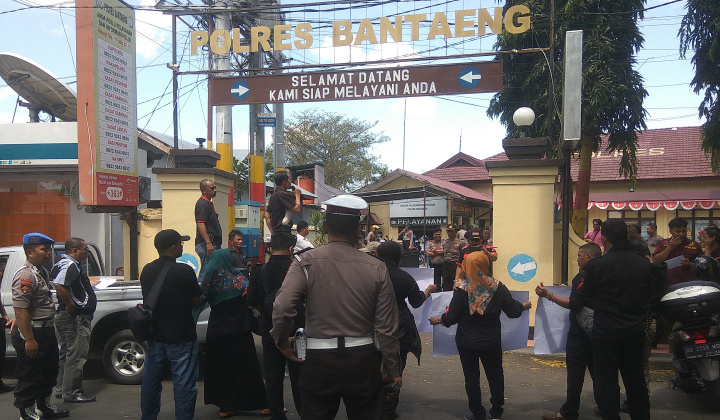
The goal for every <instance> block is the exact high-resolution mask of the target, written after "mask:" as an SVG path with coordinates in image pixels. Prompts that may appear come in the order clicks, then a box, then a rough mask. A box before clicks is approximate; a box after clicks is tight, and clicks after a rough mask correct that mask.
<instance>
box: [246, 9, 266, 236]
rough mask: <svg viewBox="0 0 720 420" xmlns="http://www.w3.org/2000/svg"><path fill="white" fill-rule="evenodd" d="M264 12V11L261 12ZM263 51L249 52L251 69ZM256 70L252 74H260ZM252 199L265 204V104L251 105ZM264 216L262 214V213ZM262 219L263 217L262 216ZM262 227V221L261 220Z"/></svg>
mask: <svg viewBox="0 0 720 420" xmlns="http://www.w3.org/2000/svg"><path fill="white" fill-rule="evenodd" d="M251 2H252V5H253V6H255V7H257V6H259V5H260V0H251ZM260 13H262V12H260ZM260 20H262V19H260ZM262 54H263V53H262V51H258V52H251V53H250V54H249V60H248V66H249V67H250V68H251V69H260V67H262ZM259 73H260V72H259V71H257V70H255V71H251V72H250V74H259ZM249 107H250V115H249V122H250V200H252V201H257V202H260V203H262V205H263V207H261V210H264V205H265V129H264V128H263V127H260V124H258V114H260V113H261V112H262V111H263V105H250V106H249ZM261 216H262V215H261ZM260 220H262V217H261V218H260ZM260 227H261V228H262V221H261V222H260Z"/></svg>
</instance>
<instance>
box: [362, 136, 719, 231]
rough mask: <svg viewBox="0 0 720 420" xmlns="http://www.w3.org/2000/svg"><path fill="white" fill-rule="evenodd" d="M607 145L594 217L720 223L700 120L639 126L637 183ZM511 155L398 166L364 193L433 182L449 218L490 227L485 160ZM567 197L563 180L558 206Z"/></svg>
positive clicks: (596, 165)
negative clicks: (428, 166)
mask: <svg viewBox="0 0 720 420" xmlns="http://www.w3.org/2000/svg"><path fill="white" fill-rule="evenodd" d="M605 144H606V143H605V142H604V141H603V144H602V145H601V147H600V151H598V152H596V153H594V154H593V157H592V172H591V176H590V203H589V205H588V209H589V213H588V220H592V219H601V220H607V219H608V218H622V219H624V220H625V221H626V222H627V223H638V224H640V225H641V226H643V234H645V232H644V230H645V229H644V227H645V226H646V225H647V224H649V223H656V224H657V225H658V232H659V233H660V235H662V236H669V234H668V232H667V222H669V221H670V220H671V219H673V218H675V217H684V218H686V219H688V221H689V226H688V231H689V232H688V233H689V236H693V237H695V238H697V233H698V232H699V231H700V230H702V229H704V228H705V227H706V226H707V225H708V224H710V223H715V224H719V223H720V176H719V175H718V174H713V172H712V169H711V168H710V159H709V158H708V157H707V156H706V155H705V153H704V152H703V150H702V140H701V133H700V127H677V128H662V129H652V130H646V131H643V132H640V133H638V149H637V159H638V165H637V169H638V171H637V177H636V181H635V183H634V184H633V182H632V181H631V180H629V179H625V178H624V177H623V176H622V175H620V160H621V158H622V152H608V151H607V150H606V146H605ZM503 160H508V158H507V156H506V155H505V153H499V154H497V155H494V156H491V157H489V158H486V159H477V158H475V157H472V156H470V155H467V154H465V153H462V152H460V153H458V154H456V155H455V156H453V157H451V158H450V159H448V160H446V161H445V162H443V163H441V164H440V165H438V167H437V168H435V169H432V170H430V171H427V172H425V173H424V174H421V175H420V174H413V173H411V172H409V171H400V170H398V171H395V172H393V173H391V174H390V175H388V176H387V177H385V178H383V179H381V180H379V181H377V182H375V183H373V184H370V185H368V186H367V187H365V188H362V189H361V190H359V191H358V193H359V194H360V195H362V196H363V197H365V198H366V199H368V198H369V199H370V200H373V199H376V198H377V197H381V196H382V194H388V193H392V194H391V195H390V196H392V197H400V196H402V195H399V194H400V193H401V191H403V190H404V189H406V188H420V187H423V186H424V187H425V188H430V187H432V188H435V189H436V190H434V192H435V193H438V194H441V195H442V194H444V195H445V196H446V197H447V198H448V215H447V218H448V223H455V224H459V225H462V224H464V225H466V226H467V227H470V226H473V225H475V226H489V225H491V224H492V211H491V210H492V209H491V207H492V180H491V179H490V176H489V174H488V171H487V168H486V167H485V162H490V161H503ZM577 173H578V160H577V159H574V160H573V161H572V167H571V174H572V177H573V180H577ZM470 191H472V192H474V193H475V194H473V193H471V192H470ZM393 194H394V195H393ZM415 195H417V193H416V194H415ZM388 202H389V201H388ZM378 203H386V202H385V201H377V202H376V204H375V205H374V208H375V210H373V211H374V212H375V213H376V214H378V215H379V216H380V215H385V216H387V217H386V218H387V220H390V215H389V212H388V211H384V210H382V209H380V208H379V207H382V206H378V205H377V204H378ZM560 203H561V196H560V185H559V183H558V187H557V194H556V205H557V206H558V208H559V207H560V205H561V204H560ZM371 206H373V203H371ZM386 213H388V214H386ZM380 218H381V219H382V217H381V216H380Z"/></svg>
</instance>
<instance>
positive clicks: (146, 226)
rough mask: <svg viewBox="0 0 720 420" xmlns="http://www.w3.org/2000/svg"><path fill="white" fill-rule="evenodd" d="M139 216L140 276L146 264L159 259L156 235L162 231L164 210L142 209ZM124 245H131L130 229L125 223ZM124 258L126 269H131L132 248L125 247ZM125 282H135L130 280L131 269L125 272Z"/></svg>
mask: <svg viewBox="0 0 720 420" xmlns="http://www.w3.org/2000/svg"><path fill="white" fill-rule="evenodd" d="M138 216H139V219H138V232H139V236H138V274H140V273H141V272H142V269H143V267H145V264H147V263H149V262H152V261H153V260H155V259H156V258H157V257H158V253H157V250H156V249H155V235H156V234H157V233H158V232H160V231H161V230H162V210H161V209H142V210H138ZM123 243H125V244H129V243H130V228H129V227H128V225H127V223H123ZM124 257H125V264H124V265H125V267H130V246H125V247H124ZM125 280H133V279H131V278H130V270H129V269H127V270H125ZM134 280H137V279H134Z"/></svg>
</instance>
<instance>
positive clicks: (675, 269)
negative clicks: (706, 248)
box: [653, 217, 703, 286]
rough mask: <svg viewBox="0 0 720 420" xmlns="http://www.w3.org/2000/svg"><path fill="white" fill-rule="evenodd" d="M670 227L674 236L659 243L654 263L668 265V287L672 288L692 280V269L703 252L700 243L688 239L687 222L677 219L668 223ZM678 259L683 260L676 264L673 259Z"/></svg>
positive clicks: (680, 218) (654, 255)
mask: <svg viewBox="0 0 720 420" xmlns="http://www.w3.org/2000/svg"><path fill="white" fill-rule="evenodd" d="M668 227H669V228H670V234H671V235H672V236H671V237H670V238H669V239H661V240H660V241H659V242H658V245H657V247H656V248H655V252H654V253H653V261H655V262H663V261H665V262H667V263H668V286H672V285H673V284H678V283H684V282H686V281H690V280H692V269H691V268H690V267H691V265H692V262H693V261H695V258H696V257H697V256H699V255H702V254H703V250H702V248H701V247H700V244H699V243H697V242H695V241H693V240H690V239H689V238H688V237H687V220H685V219H683V218H682V217H676V218H674V219H672V220H671V221H670V223H668ZM678 257H682V259H681V260H680V261H679V264H676V263H675V261H674V260H673V259H674V258H678Z"/></svg>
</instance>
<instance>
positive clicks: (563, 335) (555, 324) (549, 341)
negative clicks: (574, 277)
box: [535, 286, 571, 354]
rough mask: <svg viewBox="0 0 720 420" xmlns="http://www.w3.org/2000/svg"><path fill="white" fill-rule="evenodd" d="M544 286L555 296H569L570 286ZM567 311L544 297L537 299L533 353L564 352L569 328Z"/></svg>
mask: <svg viewBox="0 0 720 420" xmlns="http://www.w3.org/2000/svg"><path fill="white" fill-rule="evenodd" d="M545 288H546V289H547V290H548V292H550V293H552V294H554V295H555V296H559V297H563V298H569V297H570V292H571V288H570V287H567V286H546V287H545ZM569 312H570V310H569V309H565V308H563V307H562V306H560V305H557V304H555V303H552V302H550V301H549V300H547V299H545V298H540V299H538V304H537V309H536V311H535V354H554V353H565V343H566V342H567V334H568V329H569V328H570V318H569V316H568V314H569Z"/></svg>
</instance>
